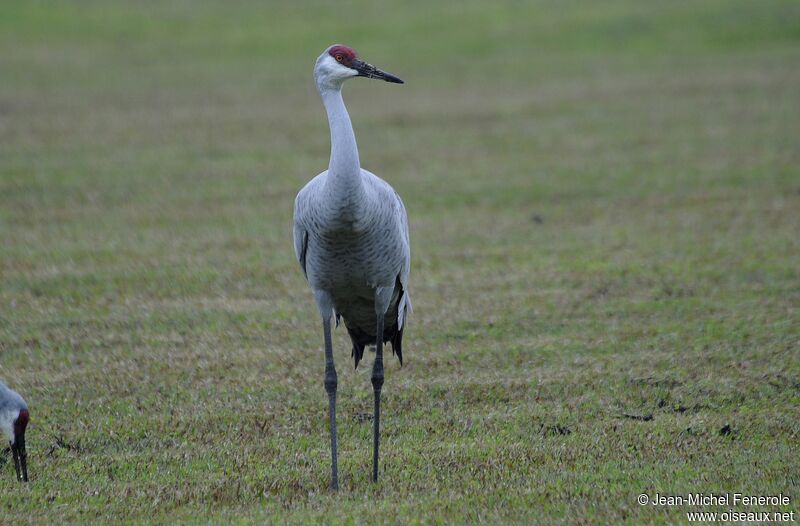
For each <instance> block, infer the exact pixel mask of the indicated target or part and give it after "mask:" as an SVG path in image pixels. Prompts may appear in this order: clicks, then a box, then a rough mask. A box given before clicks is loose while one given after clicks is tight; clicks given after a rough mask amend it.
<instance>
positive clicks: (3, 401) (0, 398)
mask: <svg viewBox="0 0 800 526" xmlns="http://www.w3.org/2000/svg"><path fill="white" fill-rule="evenodd" d="M23 409H28V404H27V403H25V400H24V399H23V398H22V397H21V396H20V395H19V393H18V392H16V391H14V390H13V389H11V388H10V387H8V386H7V385H6V384H4V383H3V382H0V413H5V412H15V413H19V412H20V411H21V410H23Z"/></svg>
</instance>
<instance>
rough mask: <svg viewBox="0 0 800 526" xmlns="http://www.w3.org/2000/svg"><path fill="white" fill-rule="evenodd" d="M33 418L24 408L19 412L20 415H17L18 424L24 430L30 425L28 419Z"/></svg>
mask: <svg viewBox="0 0 800 526" xmlns="http://www.w3.org/2000/svg"><path fill="white" fill-rule="evenodd" d="M30 419H31V415H30V414H29V413H28V410H27V409H23V410H22V411H20V412H19V416H18V417H17V421H16V425H18V426H19V427H20V428H22V429H23V430H24V429H25V427H26V426H27V425H28V421H29V420H30Z"/></svg>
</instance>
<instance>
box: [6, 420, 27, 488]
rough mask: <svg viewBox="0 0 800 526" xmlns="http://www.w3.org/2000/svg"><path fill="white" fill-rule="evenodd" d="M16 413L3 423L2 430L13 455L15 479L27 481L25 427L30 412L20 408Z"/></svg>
mask: <svg viewBox="0 0 800 526" xmlns="http://www.w3.org/2000/svg"><path fill="white" fill-rule="evenodd" d="M15 413H16V414H14V413H12V414H10V415H8V416H9V418H11V421H10V422H9V421H8V420H6V421H5V422H2V423H3V428H4V429H3V430H4V431H5V434H6V435H7V438H8V440H9V445H10V447H11V455H12V456H13V457H14V469H16V470H17V480H19V481H20V482H28V452H27V450H26V449H25V429H26V428H27V427H28V421H29V420H30V414H29V413H28V410H27V409H20V410H19V411H18V412H15Z"/></svg>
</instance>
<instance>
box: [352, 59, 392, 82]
mask: <svg viewBox="0 0 800 526" xmlns="http://www.w3.org/2000/svg"><path fill="white" fill-rule="evenodd" d="M353 69H355V70H356V71H358V76H359V77H367V78H368V79H380V80H385V81H386V82H393V83H395V84H404V82H403V81H402V80H400V79H399V78H397V77H395V76H394V75H392V74H391V73H386V72H385V71H381V70H379V69H378V68H376V67H375V66H373V65H372V64H367V63H366V62H363V61H361V60H358V59H356V61H355V62H354V63H353Z"/></svg>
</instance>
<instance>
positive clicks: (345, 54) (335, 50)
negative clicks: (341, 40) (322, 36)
mask: <svg viewBox="0 0 800 526" xmlns="http://www.w3.org/2000/svg"><path fill="white" fill-rule="evenodd" d="M328 54H329V55H330V56H332V57H333V58H335V59H336V62H340V63H342V64H344V65H345V66H348V65H350V64H352V63H353V61H354V60H355V59H356V57H357V56H358V54H356V50H355V49H353V48H351V47H347V46H333V47H332V48H331V49H330V51H328Z"/></svg>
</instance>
